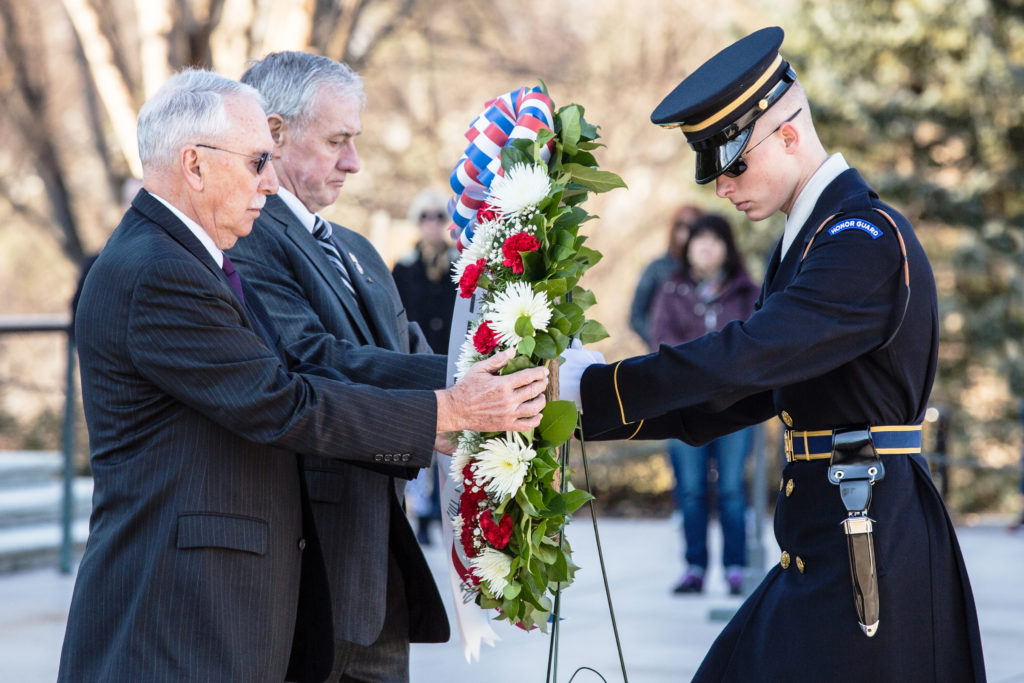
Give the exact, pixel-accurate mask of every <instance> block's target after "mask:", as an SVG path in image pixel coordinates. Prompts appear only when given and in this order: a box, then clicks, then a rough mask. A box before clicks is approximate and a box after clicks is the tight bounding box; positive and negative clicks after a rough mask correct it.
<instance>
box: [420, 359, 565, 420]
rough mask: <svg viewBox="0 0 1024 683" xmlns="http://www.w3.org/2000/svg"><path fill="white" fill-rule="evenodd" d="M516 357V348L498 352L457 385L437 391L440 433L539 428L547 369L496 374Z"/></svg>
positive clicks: (467, 373)
mask: <svg viewBox="0 0 1024 683" xmlns="http://www.w3.org/2000/svg"><path fill="white" fill-rule="evenodd" d="M513 356H515V350H514V349H509V350H507V351H503V352H501V353H496V354H494V355H493V356H491V357H490V358H488V359H486V360H482V361H480V362H479V363H477V364H476V365H474V366H473V367H471V368H470V369H469V371H467V372H466V374H465V375H464V376H463V377H462V379H461V380H460V381H459V383H458V384H456V385H455V386H453V387H450V388H448V389H444V390H442V391H438V392H436V393H437V431H438V432H450V431H456V430H462V429H469V430H472V431H475V432H501V431H516V432H523V431H528V430H530V429H533V428H535V427H536V426H537V425H539V424H540V419H541V415H540V411H541V410H542V409H543V408H544V389H545V388H546V387H547V385H548V370H547V368H545V367H537V368H527V369H526V370H520V371H518V372H513V373H512V374H510V375H505V376H498V375H495V374H493V373H495V372H497V371H499V370H500V369H501V368H502V367H504V366H505V364H506V363H508V361H509V360H511V359H512V357H513Z"/></svg>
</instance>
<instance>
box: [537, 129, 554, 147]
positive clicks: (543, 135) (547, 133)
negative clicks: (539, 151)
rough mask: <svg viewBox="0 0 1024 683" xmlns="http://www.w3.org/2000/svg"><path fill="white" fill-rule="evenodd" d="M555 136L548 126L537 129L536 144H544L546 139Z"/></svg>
mask: <svg viewBox="0 0 1024 683" xmlns="http://www.w3.org/2000/svg"><path fill="white" fill-rule="evenodd" d="M553 137H555V133H554V132H553V131H552V130H550V129H548V128H541V129H540V130H539V131H537V144H540V145H546V144H547V142H548V140H550V139H552V138H553Z"/></svg>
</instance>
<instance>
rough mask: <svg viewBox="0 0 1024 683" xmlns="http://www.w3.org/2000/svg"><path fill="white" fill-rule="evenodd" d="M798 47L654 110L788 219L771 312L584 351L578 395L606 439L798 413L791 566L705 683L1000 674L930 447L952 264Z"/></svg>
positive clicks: (766, 40)
mask: <svg viewBox="0 0 1024 683" xmlns="http://www.w3.org/2000/svg"><path fill="white" fill-rule="evenodd" d="M782 39H783V31H782V29H780V28H777V27H772V28H766V29H762V30H760V31H757V32H755V33H753V34H751V35H749V36H747V37H745V38H743V39H742V40H740V41H738V42H736V43H734V44H733V45H730V46H729V47H727V48H725V49H724V50H722V51H721V52H719V53H718V54H716V55H715V56H714V57H712V58H711V59H710V60H708V61H707V62H706V63H704V64H703V65H702V66H701V67H700V68H698V69H697V70H696V71H694V72H693V73H691V74H690V75H689V76H687V77H686V78H685V79H684V80H683V82H682V83H680V84H679V85H678V86H677V87H676V89H675V90H673V91H672V92H671V93H670V94H669V95H668V96H667V97H666V98H665V99H664V100H663V101H662V102H661V104H659V105H658V107H657V108H656V109H655V110H654V113H653V114H652V115H651V120H652V121H653V122H654V123H656V124H658V125H661V126H663V127H665V128H678V129H680V130H681V131H682V132H683V135H684V136H685V137H686V142H687V143H688V144H689V145H690V147H692V148H693V150H694V151H695V152H696V153H697V159H696V169H697V172H696V181H697V183H699V184H705V183H711V182H714V183H715V186H716V190H717V194H718V196H720V197H723V198H725V199H729V200H730V201H731V202H732V203H733V204H734V205H735V207H736V209H737V210H739V211H742V212H743V213H745V214H746V215H747V216H748V218H750V219H751V220H754V221H758V220H762V219H765V218H767V217H769V216H771V215H772V214H774V213H776V212H778V211H781V212H782V213H784V214H785V215H786V227H785V232H784V234H783V236H782V238H781V239H780V240H779V243H778V245H777V246H776V248H775V251H774V253H773V254H772V256H771V260H770V261H769V264H768V267H767V270H766V275H765V280H764V286H763V289H762V292H761V296H760V299H759V301H758V303H757V306H756V310H755V312H754V314H753V315H752V316H751V317H750V318H749V319H747V320H746V321H745V322H739V321H737V322H733V323H730V324H729V325H727V326H726V327H725V328H723V329H722V330H721V331H720V332H717V333H712V334H708V335H706V336H704V337H701V338H699V339H696V340H694V341H692V342H689V343H686V344H681V345H678V346H665V345H663V346H661V347H660V349H659V350H658V351H657V352H655V353H652V354H650V355H647V356H639V357H636V358H628V359H626V360H622V361H619V362H617V363H612V364H605V363H604V362H603V359H600V360H602V362H594V361H595V360H598V359H597V358H596V356H599V354H595V353H593V352H590V351H587V350H586V349H578V348H577V349H570V350H569V351H567V352H566V354H565V362H564V364H563V365H562V368H561V371H560V376H561V382H560V384H561V394H562V396H563V397H572V398H575V399H576V400H577V402H578V403H579V405H580V408H581V409H582V412H583V416H582V419H583V422H582V425H583V435H584V436H585V438H588V439H664V438H679V439H683V440H684V441H686V442H688V443H691V444H694V445H699V444H703V443H706V442H708V441H710V440H712V439H715V438H717V437H719V436H722V435H723V434H727V433H730V432H733V431H735V430H737V429H740V428H742V427H746V426H748V425H753V424H758V423H760V422H762V421H764V420H766V419H769V418H771V417H772V416H774V417H776V418H778V419H779V420H781V421H782V422H783V423H784V424H785V430H786V431H785V448H786V460H787V464H786V466H785V469H784V470H783V480H782V482H781V486H780V492H779V499H778V503H777V505H776V520H775V531H776V537H777V539H778V543H779V546H780V547H781V548H782V554H781V558H780V560H779V563H778V564H777V565H776V566H774V567H773V568H772V569H771V571H769V573H768V575H767V576H766V577H765V579H764V581H763V582H762V583H761V585H760V586H759V587H758V588H757V590H756V591H755V592H754V593H753V594H752V595H751V596H750V597H749V598H748V599H747V601H746V602H745V603H744V605H743V606H742V607H741V608H740V609H739V611H738V612H737V614H736V615H735V617H734V618H733V619H732V621H731V622H730V623H729V624H728V625H727V626H726V627H725V629H724V630H723V631H722V633H721V635H719V637H718V639H717V640H716V641H715V643H714V644H713V645H712V647H711V650H710V651H709V653H708V655H707V657H706V658H705V660H704V662H703V664H702V665H701V667H700V669H699V670H698V672H697V674H696V677H695V678H694V680H695V681H708V682H710V681H714V682H716V683H717V682H719V681H742V682H744V683H747V682H749V681H782V680H788V679H790V678H794V677H799V678H800V679H801V680H807V681H822V680H829V681H849V682H850V683H864V682H865V681H878V682H881V681H901V682H904V683H906V682H911V681H920V682H922V683H924V682H928V683H934V682H935V681H957V682H963V681H983V680H984V679H985V670H984V664H983V660H982V653H981V641H980V636H979V632H978V622H977V615H976V612H975V607H974V598H973V595H972V593H971V587H970V582H969V580H968V577H967V572H966V570H965V568H964V562H963V557H962V555H961V553H960V549H959V545H958V543H957V540H956V535H955V532H954V530H953V526H952V524H951V522H950V519H949V515H948V514H947V512H946V509H945V507H944V506H943V503H942V500H941V499H940V497H939V494H938V493H937V491H936V490H935V487H934V486H933V485H932V481H931V478H930V476H929V472H928V468H927V464H926V462H925V461H924V459H923V458H922V456H921V421H922V418H923V416H924V412H925V408H926V404H927V401H928V396H929V393H930V392H931V388H932V382H933V380H934V377H935V366H936V357H937V352H938V316H937V306H936V294H935V283H934V280H933V278H932V271H931V267H930V265H929V263H928V258H927V256H926V255H925V252H924V249H922V247H921V244H920V243H919V242H918V239H917V236H916V235H915V234H914V230H913V228H912V227H911V225H910V223H909V221H907V219H906V218H904V217H903V216H902V215H901V214H900V213H899V212H898V211H896V210H895V209H893V208H892V207H890V206H888V205H886V204H885V203H883V202H882V201H880V200H879V198H878V195H877V194H876V193H875V192H874V191H873V190H872V189H871V188H870V187H869V186H868V185H867V183H865V181H864V179H863V178H862V177H861V176H860V174H859V173H858V172H857V171H856V170H854V169H853V168H850V167H849V166H848V165H847V163H846V161H845V160H844V159H843V157H842V155H840V154H834V155H832V156H829V155H828V153H827V152H826V151H825V149H824V147H823V146H822V144H821V142H820V141H819V140H818V136H817V134H816V132H815V129H814V125H813V123H812V121H811V108H810V106H809V105H808V100H807V96H806V94H805V92H804V90H803V87H802V86H801V85H800V83H799V82H798V81H797V80H796V75H795V73H794V72H793V69H792V68H791V67H790V65H789V63H788V62H787V61H786V60H785V59H784V58H783V57H782V56H781V55H780V54H779V47H780V46H781V44H782Z"/></svg>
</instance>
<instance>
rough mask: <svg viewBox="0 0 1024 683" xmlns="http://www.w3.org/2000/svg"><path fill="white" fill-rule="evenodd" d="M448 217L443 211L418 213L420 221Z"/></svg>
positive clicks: (438, 219)
mask: <svg viewBox="0 0 1024 683" xmlns="http://www.w3.org/2000/svg"><path fill="white" fill-rule="evenodd" d="M447 219H448V214H446V213H445V212H444V211H424V212H423V213H421V214H420V220H421V221H443V220H447Z"/></svg>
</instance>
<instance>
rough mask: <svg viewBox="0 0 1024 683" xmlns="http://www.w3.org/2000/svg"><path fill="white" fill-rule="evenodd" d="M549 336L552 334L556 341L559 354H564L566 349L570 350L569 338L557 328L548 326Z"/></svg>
mask: <svg viewBox="0 0 1024 683" xmlns="http://www.w3.org/2000/svg"><path fill="white" fill-rule="evenodd" d="M548 334H550V335H551V338H552V339H553V340H554V341H555V347H556V349H557V350H558V353H562V351H565V349H566V348H568V346H569V337H568V336H567V335H565V334H563V333H562V331H561V330H559V329H558V328H557V327H552V326H551V325H548Z"/></svg>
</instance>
